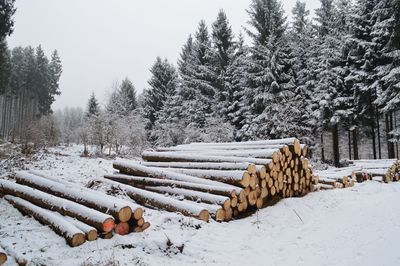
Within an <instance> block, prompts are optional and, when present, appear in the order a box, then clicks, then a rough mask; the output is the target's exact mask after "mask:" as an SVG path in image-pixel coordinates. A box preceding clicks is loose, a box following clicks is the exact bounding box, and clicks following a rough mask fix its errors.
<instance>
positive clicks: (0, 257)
mask: <svg viewBox="0 0 400 266" xmlns="http://www.w3.org/2000/svg"><path fill="white" fill-rule="evenodd" d="M6 261H7V253H6V252H5V251H4V250H3V249H2V248H1V247H0V265H3V264H4V263H5V262H6Z"/></svg>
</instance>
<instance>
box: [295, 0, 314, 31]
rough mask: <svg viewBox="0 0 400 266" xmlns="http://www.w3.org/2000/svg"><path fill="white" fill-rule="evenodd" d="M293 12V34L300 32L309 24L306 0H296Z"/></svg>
mask: <svg viewBox="0 0 400 266" xmlns="http://www.w3.org/2000/svg"><path fill="white" fill-rule="evenodd" d="M292 14H293V32H294V33H295V34H298V35H300V34H302V33H304V31H305V30H306V27H307V26H308V24H309V21H308V16H309V15H310V11H309V10H307V9H306V2H301V1H299V0H297V1H296V4H295V6H294V7H293V9H292Z"/></svg>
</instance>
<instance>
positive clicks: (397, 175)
mask: <svg viewBox="0 0 400 266" xmlns="http://www.w3.org/2000/svg"><path fill="white" fill-rule="evenodd" d="M351 163H352V165H354V166H355V167H358V168H361V170H360V171H356V172H355V175H356V176H357V181H359V182H362V181H363V180H368V179H369V180H371V179H373V180H376V181H381V182H385V183H389V182H398V181H400V160H396V159H383V160H354V161H351Z"/></svg>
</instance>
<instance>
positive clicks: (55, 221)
mask: <svg viewBox="0 0 400 266" xmlns="http://www.w3.org/2000/svg"><path fill="white" fill-rule="evenodd" d="M4 198H5V199H6V200H7V201H8V202H10V203H11V204H12V205H13V206H14V207H15V208H17V209H18V210H19V211H20V212H21V213H23V214H24V215H30V216H32V217H34V218H35V219H36V220H38V221H39V222H40V223H42V224H44V225H48V226H50V228H52V229H53V231H54V232H55V233H57V234H58V235H60V236H62V237H64V238H65V240H66V241H67V243H68V244H69V245H70V246H71V247H77V246H80V245H82V244H83V243H84V242H85V234H84V233H83V232H82V231H81V230H80V229H78V228H77V227H76V226H74V225H73V224H71V223H69V222H68V221H67V220H65V219H63V218H61V217H60V216H59V215H56V214H55V213H53V212H51V211H49V210H45V209H43V208H40V207H38V206H36V205H34V204H32V203H30V202H28V201H26V200H23V199H20V198H17V197H13V196H9V195H7V196H5V197H4Z"/></svg>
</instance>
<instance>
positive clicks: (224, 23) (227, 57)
mask: <svg viewBox="0 0 400 266" xmlns="http://www.w3.org/2000/svg"><path fill="white" fill-rule="evenodd" d="M233 38H234V36H233V32H232V27H231V26H230V24H229V21H228V18H227V17H226V14H225V11H224V10H220V11H219V13H218V16H217V20H216V21H215V22H214V23H213V24H212V41H213V45H214V47H215V49H216V51H217V57H218V68H219V72H222V71H225V70H226V68H227V66H228V65H229V63H230V61H231V59H232V55H233V52H234V42H233Z"/></svg>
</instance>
